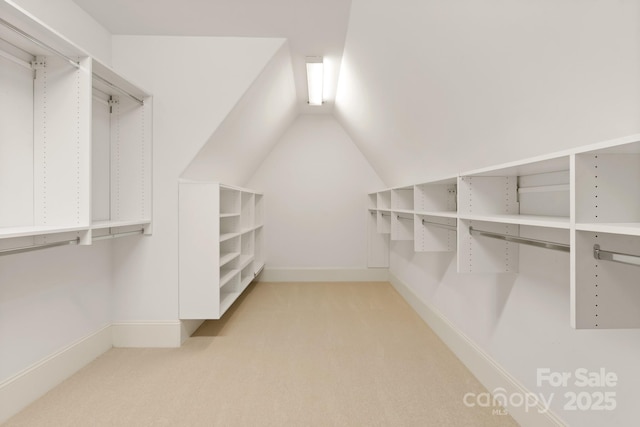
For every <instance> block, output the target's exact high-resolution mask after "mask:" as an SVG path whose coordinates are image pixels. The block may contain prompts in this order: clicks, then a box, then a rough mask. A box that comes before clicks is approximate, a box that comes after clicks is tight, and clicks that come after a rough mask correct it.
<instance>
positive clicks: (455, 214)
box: [415, 211, 458, 218]
mask: <svg viewBox="0 0 640 427" xmlns="http://www.w3.org/2000/svg"><path fill="white" fill-rule="evenodd" d="M415 214H416V215H423V216H437V217H441V218H458V212H446V211H440V212H425V211H416V212H415Z"/></svg>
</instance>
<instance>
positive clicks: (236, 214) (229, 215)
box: [220, 213, 240, 218]
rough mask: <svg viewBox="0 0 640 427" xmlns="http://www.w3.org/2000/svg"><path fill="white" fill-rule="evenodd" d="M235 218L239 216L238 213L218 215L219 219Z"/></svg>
mask: <svg viewBox="0 0 640 427" xmlns="http://www.w3.org/2000/svg"><path fill="white" fill-rule="evenodd" d="M236 216H240V214H239V213H222V214H220V218H233V217H236Z"/></svg>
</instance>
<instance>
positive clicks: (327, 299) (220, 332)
mask: <svg viewBox="0 0 640 427" xmlns="http://www.w3.org/2000/svg"><path fill="white" fill-rule="evenodd" d="M483 391H485V390H484V389H483V387H482V386H481V385H480V384H479V383H478V381H477V380H476V379H475V378H474V377H473V376H472V375H471V374H470V373H469V371H468V370H467V369H466V368H465V367H464V366H463V365H462V364H461V363H460V361H459V360H458V359H456V357H455V356H454V355H453V354H452V353H451V351H450V350H449V349H448V348H447V347H446V346H445V345H444V344H443V343H442V342H441V341H440V340H439V339H438V338H437V336H436V335H435V334H434V333H433V332H432V331H431V330H430V329H429V328H428V327H427V326H426V325H425V323H424V322H423V321H422V320H421V319H420V318H419V317H418V316H417V315H416V314H415V313H414V312H413V311H412V309H411V308H410V307H409V306H408V305H407V304H406V302H405V301H404V300H403V299H402V298H401V297H400V296H399V295H398V294H397V293H396V292H395V290H394V289H393V288H392V287H391V285H390V284H389V283H259V284H257V285H252V286H251V287H250V288H249V289H248V290H247V293H246V294H245V296H244V297H243V298H242V299H241V300H239V301H238V302H237V303H236V304H235V305H234V307H233V308H232V310H231V311H230V312H228V313H227V314H226V315H225V318H224V319H223V320H220V321H207V322H205V323H204V324H203V325H202V327H200V329H199V330H198V331H196V333H195V334H194V336H193V337H192V338H190V339H189V340H187V342H186V343H185V344H184V345H183V346H182V347H181V348H177V349H112V350H110V351H108V352H107V353H105V354H104V355H103V356H101V357H99V358H98V359H97V360H95V361H94V362H93V363H91V364H90V365H89V366H87V367H86V368H84V369H82V370H81V371H80V372H78V373H77V374H76V375H74V376H73V377H71V378H70V379H69V380H67V381H65V382H64V383H62V384H61V385H60V386H58V387H57V388H55V389H54V390H52V391H51V392H50V393H48V394H46V395H45V396H44V397H42V398H41V399H40V400H38V401H36V402H35V403H33V404H32V405H31V406H29V407H28V408H27V409H26V410H24V411H23V412H21V413H20V414H18V415H17V416H15V417H13V418H12V419H11V420H9V421H8V422H7V423H6V425H7V426H56V427H57V426H224V427H226V426H278V427H281V426H296V427H297V426H349V427H353V426H420V427H423V426H438V427H442V426H492V427H494V426H514V425H517V424H516V423H515V421H514V420H513V419H512V418H510V417H509V416H504V415H493V414H492V411H491V408H479V407H475V408H468V407H466V406H465V405H464V404H463V396H464V394H465V393H468V392H476V393H481V392H483Z"/></svg>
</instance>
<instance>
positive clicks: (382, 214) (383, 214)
mask: <svg viewBox="0 0 640 427" xmlns="http://www.w3.org/2000/svg"><path fill="white" fill-rule="evenodd" d="M380 216H391V215H389V214H385V213H381V214H380Z"/></svg>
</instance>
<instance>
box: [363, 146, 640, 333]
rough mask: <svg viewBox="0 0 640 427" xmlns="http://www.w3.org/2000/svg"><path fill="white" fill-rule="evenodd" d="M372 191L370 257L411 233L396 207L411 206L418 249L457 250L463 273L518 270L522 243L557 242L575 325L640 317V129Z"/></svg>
mask: <svg viewBox="0 0 640 427" xmlns="http://www.w3.org/2000/svg"><path fill="white" fill-rule="evenodd" d="M411 191H412V192H413V196H414V197H413V206H409V205H408V204H406V203H405V201H406V200H407V197H405V196H406V195H407V194H409V192H411ZM368 198H369V207H368V221H369V226H368V229H369V244H370V246H369V258H370V264H371V263H372V260H373V261H375V263H376V264H379V265H384V264H385V260H384V256H385V255H386V256H387V257H388V252H389V244H390V241H391V240H402V239H407V240H409V236H408V234H409V227H404V228H403V227H401V223H400V222H399V221H400V220H398V216H400V217H402V218H408V217H409V216H411V215H413V219H414V221H413V227H412V228H413V237H412V238H413V240H414V250H415V251H416V252H420V251H425V252H428V251H449V252H453V251H455V252H457V253H456V255H457V269H458V272H459V273H467V274H477V273H517V272H518V266H519V258H520V250H519V248H520V246H521V244H529V245H533V246H537V247H539V248H544V249H540V250H546V249H554V250H558V251H560V254H559V256H561V257H564V256H567V260H568V265H569V269H570V276H571V280H570V284H569V285H570V294H571V298H570V301H571V302H570V319H571V325H572V326H573V327H575V328H585V329H601V328H638V327H640V286H638V285H637V279H636V277H637V275H638V274H639V273H640V135H630V136H628V137H624V138H619V139H615V140H610V141H605V142H602V143H598V144H592V145H588V146H583V147H578V148H575V149H571V150H565V151H563V152H558V153H552V154H549V155H543V156H539V157H535V158H532V159H526V160H522V161H518V162H512V163H507V164H503V165H498V166H492V167H487V168H484V169H478V170H473V171H470V172H463V173H459V174H458V175H457V176H456V177H452V178H446V179H443V180H434V181H431V182H426V183H421V184H416V185H414V186H412V187H410V186H402V187H398V188H390V189H385V190H381V191H380V192H374V193H370V194H369V195H368ZM394 201H395V202H396V203H395V204H394ZM394 209H395V210H394ZM381 213H386V214H387V215H388V217H385V216H382V215H381ZM394 216H395V220H396V222H394ZM403 222H404V221H403ZM394 237H395V239H394ZM561 252H565V253H566V252H569V254H567V255H562V253H561ZM530 253H531V252H530ZM386 262H387V263H388V260H387V261H386Z"/></svg>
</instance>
